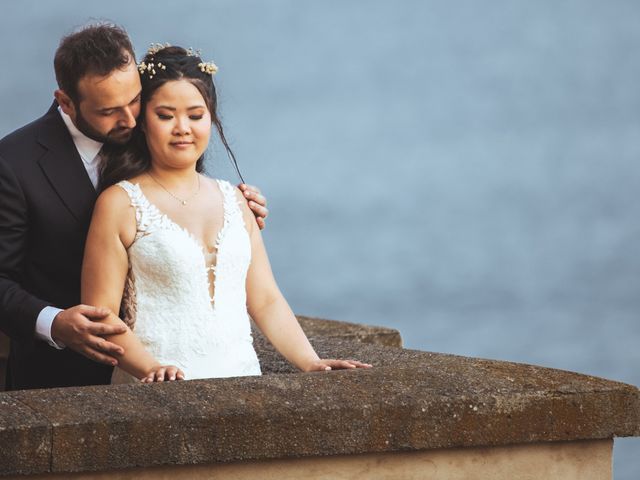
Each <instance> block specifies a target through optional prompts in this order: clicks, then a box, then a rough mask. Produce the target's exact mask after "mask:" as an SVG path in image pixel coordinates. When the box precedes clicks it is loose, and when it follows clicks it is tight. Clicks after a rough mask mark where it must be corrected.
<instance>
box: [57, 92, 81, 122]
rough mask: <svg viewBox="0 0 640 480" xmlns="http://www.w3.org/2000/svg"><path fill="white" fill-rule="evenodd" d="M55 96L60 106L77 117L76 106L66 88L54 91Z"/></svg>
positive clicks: (70, 114) (73, 116)
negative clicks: (65, 90)
mask: <svg viewBox="0 0 640 480" xmlns="http://www.w3.org/2000/svg"><path fill="white" fill-rule="evenodd" d="M53 96H54V97H55V98H56V102H58V105H60V108H61V109H62V111H63V112H64V113H66V114H67V115H69V116H70V117H71V118H75V117H76V106H75V105H74V103H73V100H71V97H69V95H67V94H66V93H65V92H64V90H60V89H58V90H56V91H55V92H53Z"/></svg>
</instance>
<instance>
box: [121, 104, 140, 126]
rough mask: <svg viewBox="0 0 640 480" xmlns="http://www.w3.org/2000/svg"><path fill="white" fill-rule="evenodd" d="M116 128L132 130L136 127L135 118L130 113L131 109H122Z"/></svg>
mask: <svg viewBox="0 0 640 480" xmlns="http://www.w3.org/2000/svg"><path fill="white" fill-rule="evenodd" d="M118 126H119V127H125V128H133V127H135V126H136V117H135V115H134V114H133V112H132V111H131V107H129V106H127V107H124V108H123V109H122V115H121V117H120V119H118Z"/></svg>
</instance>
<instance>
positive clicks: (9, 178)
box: [0, 157, 49, 342]
mask: <svg viewBox="0 0 640 480" xmlns="http://www.w3.org/2000/svg"><path fill="white" fill-rule="evenodd" d="M28 226H29V222H28V207H27V202H26V199H25V197H24V194H23V191H22V188H21V187H20V182H19V181H18V179H17V178H16V175H15V173H14V172H13V170H12V169H11V168H10V167H9V165H7V163H6V161H5V160H4V159H3V158H2V157H0V330H2V331H3V332H4V333H5V334H6V335H8V336H9V337H10V338H12V339H14V340H17V341H20V342H24V341H30V340H33V338H34V335H35V324H36V319H37V317H38V314H39V313H40V311H41V310H42V309H43V308H44V307H46V306H48V305H49V303H48V302H46V301H44V300H42V299H39V298H37V297H36V296H34V295H32V294H31V293H29V292H27V291H26V290H25V289H24V288H23V287H22V283H21V282H22V280H23V265H24V258H25V254H26V252H27V245H28Z"/></svg>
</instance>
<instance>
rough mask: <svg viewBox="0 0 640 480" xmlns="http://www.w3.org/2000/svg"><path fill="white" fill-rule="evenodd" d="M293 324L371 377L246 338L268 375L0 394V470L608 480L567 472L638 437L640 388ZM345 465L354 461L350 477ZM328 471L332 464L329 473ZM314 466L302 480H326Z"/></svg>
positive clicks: (382, 334)
mask: <svg viewBox="0 0 640 480" xmlns="http://www.w3.org/2000/svg"><path fill="white" fill-rule="evenodd" d="M303 325H305V329H306V331H307V333H308V335H309V337H310V340H311V342H312V343H313V345H314V347H315V348H316V350H317V351H318V353H319V354H320V355H321V356H325V357H350V358H358V359H360V360H363V361H366V362H369V363H372V364H373V365H374V368H373V369H369V370H354V371H331V372H322V373H299V372H296V371H295V370H294V369H293V368H292V367H291V366H290V365H289V364H288V363H287V362H286V361H284V359H282V358H281V357H280V356H279V355H278V354H277V353H276V352H275V351H274V350H273V348H272V347H271V346H270V345H268V344H267V343H266V342H265V341H264V339H263V338H261V337H259V336H258V337H257V338H256V349H257V351H258V354H259V358H260V362H261V366H262V368H263V370H264V372H265V375H263V376H259V377H244V378H227V379H211V380H194V381H185V382H172V383H165V384H152V385H142V384H140V385H118V386H96V387H84V388H65V389H50V390H32V391H18V392H6V393H3V394H0V474H1V475H5V476H13V475H25V474H26V475H36V474H42V475H49V474H60V475H62V476H63V477H64V478H73V477H71V476H70V475H71V474H72V473H74V472H75V473H77V475H80V477H78V478H87V479H88V478H107V477H104V475H107V474H108V475H110V476H109V477H108V478H138V477H139V476H140V475H142V473H143V472H154V471H155V472H165V473H166V476H164V477H161V476H160V474H159V473H158V477H157V478H172V479H176V480H177V479H178V478H191V477H189V476H188V472H191V473H192V474H194V473H193V472H195V470H191V469H205V470H207V471H211V472H215V471H218V472H221V471H223V470H221V469H227V471H229V470H228V469H230V468H235V467H238V468H249V467H247V465H253V467H255V468H260V467H259V466H260V465H267V464H268V465H272V466H273V467H274V468H276V467H275V466H274V465H275V464H274V463H273V462H276V463H277V462H284V464H287V465H289V466H292V465H293V467H292V468H302V467H300V463H299V462H301V461H306V462H315V461H317V462H319V463H318V465H320V464H322V463H323V462H324V463H326V462H325V461H329V462H330V465H333V466H332V467H330V468H329V470H331V468H333V469H334V472H336V471H340V472H347V471H348V468H354V469H355V470H354V471H356V472H357V471H363V470H362V468H368V467H366V465H375V464H376V462H378V464H379V465H383V464H385V462H387V463H388V462H392V463H393V459H395V458H400V457H396V456H397V455H405V456H407V455H412V454H414V455H413V457H411V458H413V459H415V460H416V461H417V463H416V464H415V465H420V464H421V462H422V464H424V465H427V464H429V465H431V464H433V465H436V464H437V463H433V462H437V461H439V462H444V463H441V464H442V465H444V464H447V462H449V463H448V464H451V462H454V463H453V464H460V465H462V464H464V463H465V462H471V463H468V465H472V466H473V465H474V462H473V461H472V459H473V458H476V459H484V460H482V461H479V460H478V461H476V462H475V465H476V466H475V467H474V468H478V469H479V468H481V466H482V465H484V467H482V468H487V469H489V470H488V471H489V472H493V473H491V474H487V475H488V476H486V475H485V476H482V477H477V478H503V477H499V476H497V473H496V472H497V470H496V468H497V466H499V465H503V466H504V465H505V464H509V462H512V463H513V462H515V463H513V465H516V464H517V459H518V458H522V459H523V460H522V462H524V463H522V464H521V466H520V467H519V468H529V469H531V472H533V473H536V472H537V474H540V475H538V476H530V477H522V478H532V479H533V478H551V477H544V476H541V475H542V473H540V472H543V470H541V468H542V467H541V466H542V465H546V464H549V462H551V461H559V462H560V463H561V464H562V465H565V463H566V461H569V460H567V459H574V460H572V461H571V462H570V465H571V467H570V468H569V467H567V468H568V470H567V469H565V470H562V468H561V467H560V466H559V467H558V468H557V469H556V471H563V472H574V474H575V475H576V476H571V475H573V474H571V475H569V473H567V474H566V475H567V476H566V477H565V478H609V477H608V476H603V475H601V474H598V476H586V475H583V474H581V473H580V472H583V473H584V472H590V475H595V473H597V472H606V471H607V469H608V471H609V472H610V450H611V440H612V439H613V438H614V437H616V436H638V435H640V393H639V391H638V389H637V388H636V387H634V386H631V385H626V384H622V383H618V382H613V381H610V380H605V379H601V378H596V377H590V376H586V375H580V374H577V373H572V372H566V371H560V370H554V369H547V368H541V367H537V366H532V365H523V364H515V363H509V362H499V361H492V360H484V359H477V358H467V357H460V356H454V355H445V354H438V353H430V352H421V351H413V350H405V349H402V348H398V345H399V336H397V332H395V333H393V331H388V330H386V329H375V328H373V327H365V326H356V325H346V326H345V330H346V331H348V332H349V335H348V336H347V338H342V337H341V336H340V335H338V333H337V332H336V330H332V328H333V329H335V328H336V327H338V330H339V327H340V324H339V323H336V322H329V321H323V320H317V319H316V320H314V319H303ZM367 331H369V332H370V333H371V335H367V333H366V332H367ZM332 332H333V333H332ZM376 335H377V337H376ZM376 338H377V340H376ZM391 338H395V339H396V340H393V341H389V340H390V339H391ZM367 342H369V343H367ZM381 343H383V344H381ZM389 344H392V345H396V346H388V345H389ZM545 448H551V449H552V452H551V453H550V454H549V455H548V456H547V457H544V454H543V453H540V452H545V451H546V450H545ZM442 452H445V453H443V455H444V457H442V456H440V457H439V456H438V455H439V454H440V453H442ZM446 452H450V455H451V456H449V457H447V454H446ZM548 452H549V451H547V453H548ZM589 452H591V453H589ZM458 455H461V456H458ZM522 455H524V456H522ZM540 455H542V456H540ZM407 458H408V457H407ZM438 458H439V459H440V460H437V459H438ZM446 458H448V459H449V460H446ZM491 458H493V460H490V459H491ZM532 458H534V459H535V458H538V459H543V458H546V460H539V461H538V463H537V464H536V463H535V462H534V463H531V462H532V460H531V459H532ZM385 459H387V460H385ZM390 459H391V460H390ZM554 459H555V460H554ZM563 459H564V460H563ZM576 459H577V460H576ZM603 459H604V460H603ZM356 460H362V461H363V462H364V463H361V464H352V467H347V463H349V462H355V461H356ZM454 460H455V461H454ZM596 460H597V462H596ZM261 462H263V463H261ZM264 462H266V463H264ZM336 462H337V463H336ZM340 462H346V463H344V465H343V467H344V470H340V469H339V467H336V465H340V464H341V463H340ZM367 462H368V463H367ZM372 462H373V463H372ZM456 462H457V463H456ZM478 462H479V463H478ZM492 462H493V463H492ZM505 462H506V463H505ZM527 462H528V463H527ZM563 462H565V463H563ZM593 462H596V463H593ZM284 464H283V465H284ZM453 464H451V465H453ZM243 465H244V467H243ZM295 465H298V467H295ZM309 465H310V464H307V466H308V468H311V467H310V466H309ZM354 465H355V466H354ZM357 465H360V466H357ZM492 465H493V467H492ZM522 465H524V466H522ZM526 465H529V467H526ZM536 465H540V466H538V467H536ZM567 465H569V464H566V465H565V466H567ZM253 467H252V468H253ZM264 468H265V469H266V468H267V467H266V466H265V467H264ZM278 468H280V467H278ZM282 468H284V467H282ZM314 468H315V467H314ZM317 468H318V470H317V473H318V475H317V476H312V475H310V478H332V477H322V476H321V471H322V469H321V468H320V466H318V467H317ZM335 468H338V470H335ZM416 468H417V467H416ZM514 468H515V467H514ZM563 468H564V467H563ZM132 469H133V470H132ZM149 469H151V470H149ZM153 469H156V470H153ZM216 469H217V470H216ZM358 469H360V470H358ZM325 470H326V468H325ZM203 471H204V470H203ZM264 471H265V472H266V471H267V470H264ZM280 471H281V472H284V470H282V469H281V470H280ZM100 472H103V473H100ZM105 472H106V473H105ZM118 472H120V473H118ZM131 472H134V473H131ZM135 472H137V473H135ZM180 472H182V473H183V474H184V473H185V472H187V473H186V475H187V476H184V477H180V475H181V473H180ZM310 472H311V470H310ZM397 472H400V470H398V471H397ZM576 472H577V473H576ZM594 472H595V473H594ZM94 473H95V475H94ZM494 474H495V475H494ZM96 475H98V476H96ZM100 475H103V476H100ZM118 475H120V476H118ZM126 475H133V476H126ZM163 475H164V474H163ZM211 475H213V473H212V474H211ZM220 475H222V474H220ZM234 475H235V474H234ZM341 475H342V473H341ZM492 475H493V476H492ZM581 475H582V476H581ZM43 478H44V477H43ZM52 478H62V477H52ZM140 478H142V477H140ZM149 478H150V477H149ZM192 478H255V477H251V476H250V475H249V476H244V477H242V476H236V477H232V476H231V473H229V476H228V477H225V476H224V475H223V476H208V477H204V476H203V477H192ZM265 478H266V477H265ZM271 478H277V476H273V477H271ZM281 478H295V477H293V476H291V477H287V476H286V475H285V474H284V473H283V474H282V475H281ZM333 478H373V477H367V476H362V475H361V476H357V475H356V476H352V477H346V476H345V477H337V476H336V477H333ZM379 478H383V477H379ZM384 478H412V477H411V476H410V475H409V474H408V473H407V476H405V477H402V476H396V477H393V476H389V477H384ZM415 478H418V477H415ZM434 478H465V477H464V476H462V477H434ZM556 478H563V477H556Z"/></svg>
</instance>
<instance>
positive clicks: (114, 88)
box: [63, 62, 141, 145]
mask: <svg viewBox="0 0 640 480" xmlns="http://www.w3.org/2000/svg"><path fill="white" fill-rule="evenodd" d="M140 91H141V85H140V75H139V73H138V69H137V67H136V64H135V62H130V63H129V65H127V67H125V68H124V69H122V70H120V69H116V70H114V71H112V72H111V73H109V74H108V75H106V76H98V75H86V76H84V77H82V78H81V79H80V80H79V81H78V100H77V101H75V102H71V106H70V108H69V109H68V111H67V110H66V109H65V108H64V106H63V110H65V112H66V113H67V114H69V116H70V117H71V119H72V120H73V123H74V124H75V126H76V127H77V128H78V130H80V131H81V132H82V133H84V134H85V135H86V136H87V137H89V138H92V139H94V140H96V141H98V142H103V143H112V144H119V145H122V144H125V143H126V142H128V141H129V139H130V138H131V134H132V133H133V128H134V127H135V126H136V119H137V118H138V115H139V114H140Z"/></svg>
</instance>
